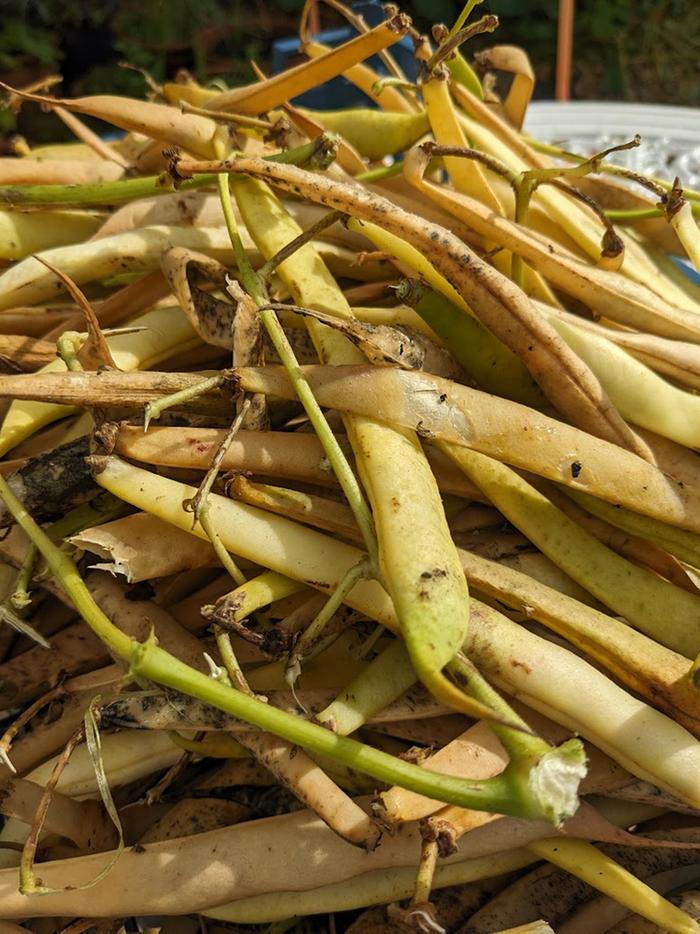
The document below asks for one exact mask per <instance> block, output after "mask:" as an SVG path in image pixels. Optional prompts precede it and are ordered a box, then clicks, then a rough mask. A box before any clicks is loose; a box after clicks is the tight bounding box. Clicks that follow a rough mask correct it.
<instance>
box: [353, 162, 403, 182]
mask: <svg viewBox="0 0 700 934" xmlns="http://www.w3.org/2000/svg"><path fill="white" fill-rule="evenodd" d="M402 172H403V162H402V161H400V160H398V159H397V160H396V161H395V162H394V163H392V165H380V166H379V167H378V168H376V169H367V171H366V172H358V173H357V175H356V176H355V181H357V182H380V181H381V180H382V179H384V178H393V177H394V175H400V174H401V173H402Z"/></svg>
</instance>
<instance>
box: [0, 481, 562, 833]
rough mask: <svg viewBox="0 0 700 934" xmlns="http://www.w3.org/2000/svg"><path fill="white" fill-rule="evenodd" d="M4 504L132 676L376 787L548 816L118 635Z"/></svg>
mask: <svg viewBox="0 0 700 934" xmlns="http://www.w3.org/2000/svg"><path fill="white" fill-rule="evenodd" d="M0 499H2V500H3V501H4V502H5V505H6V506H7V508H8V509H9V511H10V512H11V513H12V515H13V516H14V518H15V519H16V521H17V522H18V524H19V525H20V526H21V528H22V529H23V530H24V531H25V532H26V533H27V535H28V536H29V538H30V539H31V541H32V542H33V543H34V544H35V545H36V547H37V548H38V549H39V551H40V552H41V554H42V555H43V557H44V559H45V560H46V562H47V564H48V565H49V567H50V568H51V571H52V572H53V574H54V575H55V576H56V578H57V579H58V581H59V583H60V584H61V586H62V588H63V589H64V590H65V592H66V593H67V594H68V596H69V597H70V599H71V601H72V602H73V604H74V606H75V608H76V610H77V611H78V612H79V613H80V615H81V616H82V617H83V619H84V620H85V622H86V623H87V624H88V626H90V628H91V629H92V630H93V632H94V633H95V634H96V635H97V636H98V637H99V638H100V639H101V640H102V641H103V642H104V643H105V645H106V646H107V647H108V649H109V650H110V651H111V652H112V654H113V655H115V656H117V657H118V658H120V659H123V660H124V661H125V662H127V663H128V664H129V665H130V671H131V673H132V674H133V675H134V677H136V678H142V679H145V680H147V681H153V682H155V683H156V684H161V685H163V686H165V687H170V688H172V689H174V690H176V691H181V692H182V693H184V694H187V695H188V696H190V697H195V698H197V699H199V700H201V701H203V702H204V703H206V704H211V705H212V706H214V707H216V708H217V709H218V710H223V711H224V712H225V713H228V714H231V715H232V716H234V717H238V718H240V719H242V720H245V721H246V722H247V723H250V724H252V725H253V726H257V727H259V728H260V729H261V730H266V731H268V732H271V733H274V734H275V735H277V736H281V737H282V738H284V739H286V740H287V741H288V742H291V743H296V744H297V745H299V746H301V747H303V748H304V749H309V750H311V751H312V752H316V753H319V754H321V755H326V756H330V757H331V758H333V759H335V760H336V761H337V762H341V763H342V764H344V765H348V766H350V767H352V768H353V769H356V770H358V771H360V772H363V773H364V774H366V775H370V776H372V777H373V778H374V779H376V780H377V781H379V782H386V783H387V784H389V785H401V786H402V787H404V788H406V789H408V790H410V791H414V792H416V793H418V794H422V795H427V796H428V797H429V798H436V799H438V800H440V801H444V802H446V803H448V804H455V805H458V806H461V807H467V808H476V809H480V810H488V811H496V812H498V813H500V814H511V815H514V816H518V817H529V818H539V817H543V816H546V814H547V813H548V811H547V809H546V807H544V806H543V803H542V802H540V801H538V800H536V799H535V798H534V797H533V796H529V797H528V798H524V797H523V795H522V794H520V793H519V789H518V788H517V786H514V783H513V781H512V779H511V776H510V775H508V774H503V775H500V776H497V777H496V778H491V779H487V780H485V781H466V780H464V779H460V778H455V777H453V776H449V775H441V774H439V773H437V772H431V771H429V770H427V769H421V768H419V767H418V766H416V765H412V764H411V763H409V762H405V761H403V760H402V759H397V758H395V757H393V756H390V755H388V754H387V753H384V752H381V751H380V750H377V749H373V748H372V747H370V746H366V745H365V744H364V743H360V742H358V741H357V740H353V739H349V738H347V737H341V736H337V735H335V734H334V733H332V732H330V731H329V730H326V729H324V728H323V727H320V726H317V725H316V724H314V723H310V722H309V721H307V720H302V719H300V718H299V717H296V716H294V715H293V714H290V713H286V712H285V711H283V710H279V709H278V708H275V707H272V706H271V705H270V704H266V703H264V702H262V701H260V700H258V699H257V698H255V697H251V696H249V695H247V694H244V693H243V692H241V691H236V690H233V689H232V688H230V687H228V686H226V685H224V684H221V683H220V682H219V681H217V680H214V679H212V678H209V677H207V675H205V674H202V673H201V672H199V671H197V670H195V669H194V668H190V667H189V666H188V665H186V664H185V663H184V662H181V661H180V660H179V659H177V658H175V657H174V656H172V655H170V654H169V653H168V652H166V651H165V650H163V649H161V648H159V647H158V646H157V645H156V644H155V640H154V639H153V638H149V639H147V640H146V641H145V642H143V643H139V642H137V641H136V640H135V639H132V638H131V637H130V636H127V635H125V634H124V633H123V632H121V630H119V629H118V628H117V627H116V626H115V625H114V624H113V623H112V622H111V621H110V620H109V619H108V618H107V616H106V615H105V614H104V613H103V612H102V610H101V609H100V608H99V607H98V606H97V604H96V603H95V602H94V600H93V599H92V596H91V595H90V593H89V591H88V589H87V587H86V586H85V584H84V582H83V580H82V578H81V577H80V574H79V573H78V569H77V568H76V566H75V564H74V563H73V561H72V560H71V559H70V558H69V557H68V556H67V555H65V554H64V553H63V552H61V550H60V549H59V548H57V547H56V545H54V544H53V543H52V542H51V541H50V539H49V538H48V536H47V535H46V533H45V532H43V531H42V529H40V528H39V526H38V525H37V524H36V523H35V522H34V520H33V519H32V517H31V516H30V515H29V513H28V512H27V511H26V509H25V508H24V507H23V505H22V504H21V503H20V502H19V500H18V499H17V498H16V497H15V495H14V494H13V493H12V491H11V489H10V488H9V486H8V485H7V482H6V481H5V479H4V478H3V477H0Z"/></svg>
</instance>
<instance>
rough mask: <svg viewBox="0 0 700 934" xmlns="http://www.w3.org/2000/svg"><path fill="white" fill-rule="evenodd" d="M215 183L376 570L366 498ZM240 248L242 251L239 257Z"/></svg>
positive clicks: (266, 319) (248, 275)
mask: <svg viewBox="0 0 700 934" xmlns="http://www.w3.org/2000/svg"><path fill="white" fill-rule="evenodd" d="M217 184H218V186H219V197H220V200H221V206H222V208H223V212H224V218H225V220H226V227H227V229H228V232H229V236H230V237H231V243H232V245H233V250H234V254H235V256H236V260H237V262H238V270H239V275H240V278H241V282H242V283H243V287H244V288H245V290H246V292H247V293H248V294H249V295H250V297H251V298H252V299H253V301H254V302H255V304H256V305H257V306H258V308H259V309H260V319H261V321H262V323H263V325H264V327H265V330H266V331H267V333H268V334H269V336H270V340H271V341H272V343H273V345H274V347H275V350H276V351H277V353H278V355H279V358H280V360H281V361H282V364H283V366H284V368H285V370H286V371H287V373H288V375H289V379H290V380H291V383H292V385H293V386H294V391H295V392H296V395H297V397H298V399H299V401H300V402H301V404H302V406H303V407H304V411H305V412H306V414H307V415H308V417H309V421H310V422H311V424H312V426H313V428H314V431H315V432H316V434H317V435H318V438H319V441H320V442H321V445H322V446H323V450H324V451H325V453H326V457H327V458H328V461H329V462H330V465H331V467H332V469H333V472H334V473H335V475H336V477H337V479H338V483H339V484H340V486H341V488H342V490H343V493H344V494H345V496H346V498H347V500H348V503H349V504H350V508H351V509H352V511H353V513H354V515H355V519H356V521H357V524H358V526H359V527H360V530H361V532H362V534H363V536H364V540H365V544H366V547H367V551H368V554H369V556H370V561H371V562H372V569H373V571H376V570H377V569H378V568H379V549H378V545H377V537H376V534H375V531H374V522H373V520H372V514H371V512H370V509H369V506H368V505H367V501H366V500H365V497H364V494H363V493H362V489H361V487H360V484H359V483H358V481H357V477H356V476H355V474H354V473H353V471H352V468H351V467H350V464H349V463H348V460H347V458H346V456H345V454H344V453H343V450H342V448H341V447H340V444H339V443H338V439H337V438H336V436H335V435H334V434H333V431H332V429H331V427H330V425H329V424H328V422H327V420H326V416H325V415H324V414H323V412H322V410H321V407H320V405H319V404H318V402H317V401H316V398H315V396H314V394H313V392H312V391H311V387H310V386H309V384H308V382H307V381H306V377H305V376H304V374H303V373H302V371H301V367H300V366H299V362H298V360H297V358H296V356H295V354H294V350H293V349H292V345H291V344H290V343H289V341H288V340H287V335H286V334H285V333H284V328H283V327H282V325H281V324H280V322H279V320H278V318H277V315H276V314H275V312H274V311H272V309H270V308H267V307H265V306H267V305H268V303H269V297H268V295H267V290H266V288H265V285H264V284H263V282H262V281H261V278H260V276H259V275H258V274H257V273H256V272H255V271H254V270H253V268H252V266H251V265H250V262H249V261H248V257H247V256H246V254H245V251H244V250H243V244H242V242H241V238H240V235H239V233H238V225H237V223H236V215H235V214H234V212H233V204H232V202H231V193H230V189H229V176H228V175H226V174H222V175H220V176H219V179H218V182H217ZM239 251H240V254H241V255H240V256H239Z"/></svg>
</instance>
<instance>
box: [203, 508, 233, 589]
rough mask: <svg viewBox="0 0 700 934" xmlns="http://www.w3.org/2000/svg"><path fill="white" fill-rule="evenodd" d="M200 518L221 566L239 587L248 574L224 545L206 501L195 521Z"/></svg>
mask: <svg viewBox="0 0 700 934" xmlns="http://www.w3.org/2000/svg"><path fill="white" fill-rule="evenodd" d="M197 519H199V524H200V525H201V526H202V528H203V529H204V531H205V532H206V533H207V538H208V539H209V541H210V542H211V544H212V546H213V548H214V551H215V552H216V557H217V558H218V559H219V562H220V563H221V566H222V567H223V568H224V570H225V571H226V572H227V573H228V575H229V576H230V577H231V578H232V580H233V581H234V582H235V584H236V586H237V587H240V586H241V585H242V584H245V583H246V576H245V574H244V573H243V571H241V569H240V568H239V567H238V565H237V564H236V562H235V561H234V560H233V558H232V557H231V553H230V552H229V551H228V549H227V548H226V547H225V546H224V543H223V542H222V541H221V538H220V537H219V533H218V532H217V531H216V529H215V527H214V525H213V524H212V522H211V519H210V517H209V509H208V506H207V505H206V503H205V504H204V505H203V506H202V508H201V509H200V511H199V516H195V520H194V521H195V522H197Z"/></svg>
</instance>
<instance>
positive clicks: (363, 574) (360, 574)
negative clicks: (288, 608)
mask: <svg viewBox="0 0 700 934" xmlns="http://www.w3.org/2000/svg"><path fill="white" fill-rule="evenodd" d="M368 573H370V568H369V567H368V560H367V558H362V559H361V560H360V561H358V562H357V564H355V565H353V566H352V567H351V568H349V569H348V571H347V573H346V574H345V576H344V577H343V579H342V580H341V581H340V582H339V584H338V586H337V587H336V588H335V590H334V591H333V593H332V594H331V595H330V597H329V598H328V600H327V601H326V602H325V603H324V605H323V607H322V608H321V610H320V611H319V613H318V614H317V615H316V617H315V618H314V619H313V620H312V621H311V623H310V624H309V625H308V626H307V627H306V629H305V630H304V632H303V634H302V636H301V638H300V639H299V641H298V642H297V644H296V645H295V646H294V650H293V652H292V653H291V654H290V656H289V661H288V662H287V669H286V672H285V678H286V679H287V682H288V683H291V684H296V681H297V678H298V677H299V675H300V674H301V664H302V662H303V660H304V658H305V657H306V656H307V655H308V654H309V652H311V651H312V649H313V648H314V646H315V645H316V644H317V642H318V641H319V640H320V639H321V637H322V635H323V631H324V629H325V628H326V626H327V625H328V623H329V622H330V621H331V619H332V618H333V616H334V614H335V613H336V612H337V611H338V609H339V607H340V605H341V603H343V601H344V600H345V598H346V597H347V595H348V594H349V593H350V591H351V590H352V588H353V587H354V586H355V584H357V583H358V581H361V580H366V579H367V576H368Z"/></svg>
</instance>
